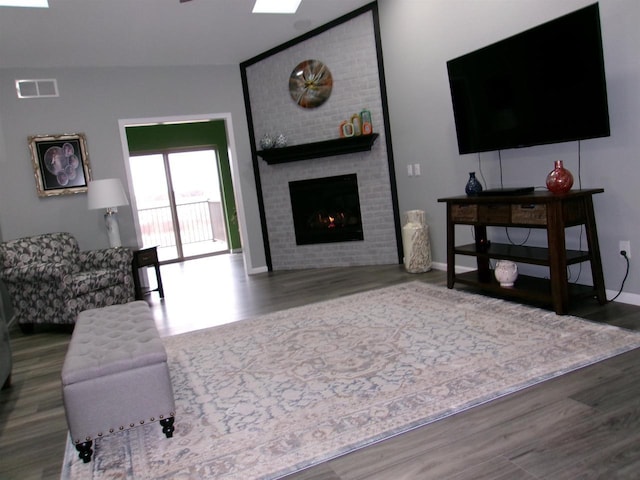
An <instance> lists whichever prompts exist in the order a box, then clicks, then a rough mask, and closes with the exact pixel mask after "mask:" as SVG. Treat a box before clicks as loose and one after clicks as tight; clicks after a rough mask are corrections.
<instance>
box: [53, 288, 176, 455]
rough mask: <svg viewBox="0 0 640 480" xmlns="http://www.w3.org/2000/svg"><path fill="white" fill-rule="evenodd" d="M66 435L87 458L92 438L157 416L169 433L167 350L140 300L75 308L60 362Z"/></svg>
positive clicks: (170, 396) (171, 402)
mask: <svg viewBox="0 0 640 480" xmlns="http://www.w3.org/2000/svg"><path fill="white" fill-rule="evenodd" d="M62 396H63V400H64V408H65V413H66V416H67V424H68V425H69V432H70V434H71V438H72V440H73V442H74V443H75V445H76V449H77V450H78V452H80V454H79V456H80V458H81V459H82V460H83V461H84V462H85V463H87V462H90V461H91V455H92V454H93V450H92V449H91V447H92V444H93V441H94V440H96V439H98V438H100V437H102V436H104V435H109V434H110V433H113V432H117V431H120V430H125V429H128V428H133V427H135V426H138V425H143V424H145V423H148V422H154V421H156V420H158V421H159V422H160V424H161V426H162V431H163V432H164V433H165V435H166V436H167V438H171V436H172V435H173V431H174V427H173V422H174V415H175V413H174V411H175V406H174V400H173V389H172V387H171V380H170V377H169V368H168V366H167V354H166V352H165V349H164V345H163V344H162V341H161V339H160V335H159V334H158V330H157V329H156V326H155V322H154V320H153V317H152V315H151V311H150V309H149V306H148V305H147V304H146V303H145V302H142V301H137V302H131V303H127V304H123V305H113V306H109V307H104V308H97V309H93V310H86V311H84V312H80V314H79V315H78V319H77V321H76V325H75V328H74V331H73V335H72V337H71V342H70V343H69V349H68V351H67V355H66V357H65V360H64V365H63V367H62Z"/></svg>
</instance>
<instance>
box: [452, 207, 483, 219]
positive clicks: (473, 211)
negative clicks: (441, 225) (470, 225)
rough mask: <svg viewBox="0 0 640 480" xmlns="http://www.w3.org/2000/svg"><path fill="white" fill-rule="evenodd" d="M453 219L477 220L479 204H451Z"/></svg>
mask: <svg viewBox="0 0 640 480" xmlns="http://www.w3.org/2000/svg"><path fill="white" fill-rule="evenodd" d="M451 220H453V221H454V222H477V221H478V205H476V204H471V205H451Z"/></svg>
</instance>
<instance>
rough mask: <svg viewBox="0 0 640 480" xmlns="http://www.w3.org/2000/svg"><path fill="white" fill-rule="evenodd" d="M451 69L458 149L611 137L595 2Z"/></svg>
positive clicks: (479, 149)
mask: <svg viewBox="0 0 640 480" xmlns="http://www.w3.org/2000/svg"><path fill="white" fill-rule="evenodd" d="M447 70H448V73H449V85H450V88H451V98H452V103H453V113H454V118H455V124H456V133H457V137H458V150H459V151H460V153H461V154H464V153H473V152H485V151H489V150H502V149H507V148H516V147H527V146H532V145H542V144H548V143H558V142H567V141H573V140H582V139H587V138H596V137H606V136H609V135H610V129H609V110H608V104H607V88H606V79H605V71H604V59H603V54H602V38H601V34H600V13H599V8H598V4H597V3H596V4H593V5H591V6H588V7H585V8H582V9H580V10H578V11H575V12H573V13H570V14H568V15H565V16H562V17H560V18H557V19H555V20H552V21H550V22H547V23H544V24H542V25H539V26H537V27H534V28H532V29H530V30H527V31H525V32H523V33H520V34H518V35H515V36H513V37H509V38H507V39H505V40H502V41H500V42H497V43H494V44H492V45H489V46H487V47H484V48H481V49H479V50H476V51H474V52H471V53H468V54H466V55H463V56H461V57H458V58H455V59H453V60H450V61H448V62H447Z"/></svg>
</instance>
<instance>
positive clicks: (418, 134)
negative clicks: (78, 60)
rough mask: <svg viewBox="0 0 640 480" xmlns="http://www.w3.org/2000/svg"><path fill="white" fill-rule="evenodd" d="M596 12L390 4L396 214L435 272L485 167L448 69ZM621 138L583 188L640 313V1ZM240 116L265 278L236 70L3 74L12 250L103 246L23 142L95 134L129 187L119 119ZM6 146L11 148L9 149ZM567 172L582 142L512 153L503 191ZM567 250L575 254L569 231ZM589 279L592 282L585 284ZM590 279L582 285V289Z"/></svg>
mask: <svg viewBox="0 0 640 480" xmlns="http://www.w3.org/2000/svg"><path fill="white" fill-rule="evenodd" d="M590 3H593V2H592V1H591V0H563V1H562V2H558V1H557V0H519V1H514V0H475V1H469V0H429V1H422V0H380V1H379V8H380V24H381V33H382V48H383V54H384V62H385V74H386V80H387V94H388V99H389V107H390V115H391V129H392V131H391V133H392V138H393V148H394V157H395V162H396V173H397V179H398V180H397V181H398V192H399V203H400V211H405V210H411V209H416V208H417V209H422V210H425V211H426V213H427V219H428V223H429V225H430V234H431V240H432V253H433V257H434V261H435V263H436V264H440V265H442V264H444V262H445V259H446V252H445V212H444V206H443V205H442V204H439V203H437V199H438V198H440V197H446V196H451V195H456V194H462V193H463V190H464V184H465V183H466V180H467V177H468V172H470V171H473V170H476V171H477V170H478V157H477V156H476V155H464V156H460V155H459V154H458V152H457V147H456V140H455V130H454V123H453V115H452V110H451V103H450V96H449V90H448V83H447V76H446V68H445V62H446V61H447V60H449V59H451V58H453V57H456V56H458V55H461V54H464V53H467V52H469V51H471V50H474V49H476V48H478V47H480V46H482V45H486V44H489V43H492V42H494V41H497V40H500V39H502V38H505V37H507V36H509V35H512V34H515V33H518V32H520V31H522V30H524V29H526V28H529V27H531V26H534V25H536V24H539V23H542V22H544V21H547V20H550V19H552V18H555V17H557V16H559V15H562V14H565V13H568V12H570V11H573V10H575V9H577V8H579V7H582V6H585V5H588V4H590ZM599 3H600V10H601V16H602V24H603V26H602V29H603V36H604V53H605V62H606V68H607V81H608V90H609V108H610V116H611V129H612V135H611V137H609V138H604V139H594V140H589V141H584V142H582V170H581V177H582V185H583V186H584V187H603V188H604V189H605V190H606V191H605V193H604V194H601V195H598V196H596V197H595V208H596V216H597V221H598V231H599V237H600V243H601V248H602V257H603V263H604V273H605V280H606V286H607V289H608V290H610V291H613V290H617V289H618V288H619V285H620V282H621V281H622V278H623V275H624V266H625V265H624V261H623V259H622V258H621V257H620V256H619V254H618V241H619V240H630V241H631V252H632V259H631V261H632V267H631V273H630V275H629V279H628V280H627V284H626V286H625V292H626V293H625V294H623V295H622V296H621V297H620V298H619V299H620V300H623V301H630V302H633V303H639V304H640V278H638V275H637V268H634V262H637V259H638V258H640V228H639V225H640V208H639V206H638V205H639V203H640V202H639V200H640V189H639V188H638V185H640V158H638V152H639V151H640V134H639V132H640V95H638V91H637V90H638V85H640V64H639V63H638V52H637V50H638V49H637V46H638V45H640V31H639V30H638V29H637V25H638V23H640V2H638V1H637V0H600V2H599ZM17 77H23V78H32V77H45V78H48V77H56V78H58V79H59V81H60V85H59V86H60V92H61V97H60V98H58V99H42V100H33V101H32V100H23V101H18V100H17V98H16V97H15V91H14V87H13V79H14V78H17ZM216 112H231V113H232V117H233V123H234V129H235V139H236V148H237V153H238V159H237V160H238V163H239V164H240V170H241V176H242V182H243V189H242V194H243V203H244V205H245V209H246V217H247V218H246V220H247V223H248V228H249V235H248V236H249V238H248V239H247V238H243V242H245V243H246V242H247V241H249V242H250V243H251V256H252V259H251V262H252V265H253V267H254V268H255V267H259V266H261V265H264V253H263V252H262V238H261V234H260V222H259V215H258V213H257V205H256V198H255V189H254V188H253V185H252V182H253V173H252V171H251V162H250V147H249V144H248V141H249V140H248V134H247V127H246V118H245V114H244V105H243V99H242V93H241V85H240V77H239V68H238V66H237V65H233V66H229V67H201V68H184V67H180V68H175V69H172V68H168V69H88V70H59V71H58V70H44V71H24V70H19V71H18V70H13V71H7V70H0V124H1V125H0V128H1V129H2V133H3V134H4V146H3V144H2V141H1V140H0V172H1V173H0V231H2V235H3V237H4V239H10V238H15V237H19V236H21V235H26V234H31V233H39V232H43V231H47V230H59V229H66V230H70V231H72V232H74V233H75V234H77V235H78V237H79V239H80V242H81V245H82V247H83V248H90V247H95V246H105V245H106V244H107V239H106V236H105V234H104V228H103V226H102V218H101V215H100V214H99V213H98V212H89V211H88V210H86V206H85V205H86V199H85V198H84V197H83V196H80V197H77V198H64V199H62V198H46V199H39V198H38V197H37V196H36V193H35V184H34V180H33V172H32V168H31V160H30V157H29V153H28V149H27V140H26V138H27V136H28V135H31V134H37V133H43V134H44V133H63V132H79V131H80V132H85V133H86V134H87V140H88V146H89V153H90V157H91V165H92V168H93V173H94V178H105V177H111V176H119V177H120V178H123V179H124V178H125V173H124V172H125V170H124V162H123V159H122V152H121V146H120V138H119V133H118V124H117V120H118V119H121V118H141V117H151V116H165V115H166V116H170V115H190V114H203V113H207V114H208V113H216ZM0 138H2V137H0ZM556 159H562V160H564V163H565V166H566V167H567V168H569V169H570V170H572V171H573V173H574V174H576V175H577V173H578V172H577V168H578V163H577V145H576V144H575V143H567V144H558V145H548V146H543V147H532V148H526V149H519V150H506V151H504V152H502V164H503V167H504V169H503V176H504V181H505V184H515V185H518V184H531V185H543V184H544V178H545V176H546V174H547V173H548V172H549V171H550V170H551V168H552V166H553V161H554V160H556ZM481 161H482V170H483V173H484V178H485V179H486V181H487V183H488V184H489V186H497V185H498V184H499V173H498V157H497V154H496V153H486V154H482V156H481ZM409 163H420V164H421V165H422V175H421V176H420V177H408V176H407V173H406V165H407V164H409ZM121 213H122V215H121V219H122V225H121V230H122V235H123V241H126V240H133V239H135V235H134V233H133V220H132V216H131V212H130V211H127V210H126V209H123V210H122V212H121ZM571 233H572V234H574V233H575V234H574V235H573V238H571V239H570V240H569V243H570V245H571V244H577V243H579V240H578V233H577V232H571ZM583 275H584V272H583ZM583 278H584V277H583Z"/></svg>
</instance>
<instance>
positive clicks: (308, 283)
mask: <svg viewBox="0 0 640 480" xmlns="http://www.w3.org/2000/svg"><path fill="white" fill-rule="evenodd" d="M162 275H163V281H164V282H163V283H164V288H165V294H166V298H165V300H164V301H161V300H160V299H159V298H158V297H157V293H153V294H151V295H150V296H148V298H147V299H148V301H149V303H150V305H151V306H152V309H153V312H154V316H155V318H156V322H157V324H158V328H159V330H160V332H161V334H162V335H173V334H177V333H182V332H187V331H191V330H197V329H200V328H206V327H209V326H213V325H217V324H221V323H226V322H230V321H235V320H238V319H241V318H247V317H250V316H254V315H259V314H262V313H267V312H271V311H276V310H281V309H283V308H289V307H293V306H297V305H302V304H305V303H309V302H315V301H319V300H325V299H328V298H334V297H338V296H343V295H348V294H351V293H356V292H359V291H364V290H368V289H371V288H377V287H382V286H385V285H391V284H396V283H400V282H405V281H411V280H420V281H424V282H428V283H436V284H444V282H445V275H444V273H443V272H438V271H432V272H429V273H425V274H419V275H412V274H407V273H405V272H404V270H403V268H402V267H401V266H395V265H392V266H380V267H354V268H345V269H322V270H310V271H295V272H277V273H272V274H261V275H255V276H250V277H248V276H246V275H245V274H244V272H243V268H242V258H241V257H239V256H233V255H232V256H220V257H212V258H208V259H203V260H197V261H192V262H186V263H184V264H172V265H165V266H163V267H162ZM572 313H573V314H576V315H579V316H582V317H585V318H589V319H591V320H595V321H602V322H607V323H611V324H615V325H619V326H624V327H626V328H632V329H636V330H640V307H635V306H630V305H625V304H621V303H610V304H607V305H605V306H599V305H597V303H595V301H594V302H583V303H582V304H581V305H579V306H577V307H576V309H575V310H574V311H572ZM11 335H12V348H13V359H14V368H13V386H12V387H11V388H9V389H7V390H3V391H2V392H1V393H0V479H3V480H5V479H7V480H8V479H20V480H25V479H50V478H51V479H54V478H55V479H57V478H59V473H60V468H61V464H62V458H63V454H64V445H65V440H66V430H67V427H66V422H65V417H64V411H63V408H62V398H61V387H60V370H61V368H62V362H63V359H64V355H65V352H66V348H67V344H68V341H69V338H70V334H69V332H68V331H64V330H59V329H41V330H40V331H38V332H37V333H35V334H34V335H29V336H24V335H22V334H21V333H20V331H19V330H18V329H16V328H13V329H12V331H11ZM287 478H288V479H289V480H294V479H295V480H355V479H368V480H377V479H380V480H382V479H384V480H389V479H392V480H397V479H404V480H412V479H438V480H440V479H453V480H471V479H473V480H482V479H524V480H530V479H558V480H560V479H577V478H584V479H595V478H601V479H638V478H640V350H636V351H633V352H629V353H627V354H624V355H621V356H618V357H615V358H613V359H610V360H607V361H604V362H600V363H598V364H596V365H593V366H590V367H587V368H584V369H582V370H579V371H577V372H573V373H571V374H568V375H564V376H562V377H559V378H557V379H554V380H551V381H547V382H545V383H543V384H540V385H538V386H535V387H532V388H529V389H526V390H524V391H521V392H518V393H516V394H513V395H509V396H506V397H504V398H502V399H500V400H497V401H494V402H490V403H488V404H486V405H483V406H480V407H476V408H474V409H471V410H468V411H466V412H463V413H461V414H458V415H455V416H453V417H450V418H447V419H445V420H442V421H439V422H436V423H433V424H431V425H427V426H425V427H422V428H418V429H416V430H413V431H411V432H409V433H406V434H404V435H400V436H398V437H395V438H393V439H390V440H387V441H385V442H381V443H379V444H377V445H374V446H371V447H368V448H365V449H363V450H360V451H358V452H354V453H352V454H349V455H346V456H344V457H341V458H338V459H336V460H333V461H330V462H327V463H324V464H321V465H319V466H317V467H315V468H312V469H310V470H308V471H305V472H301V473H298V474H295V475H291V476H289V477H287Z"/></svg>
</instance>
